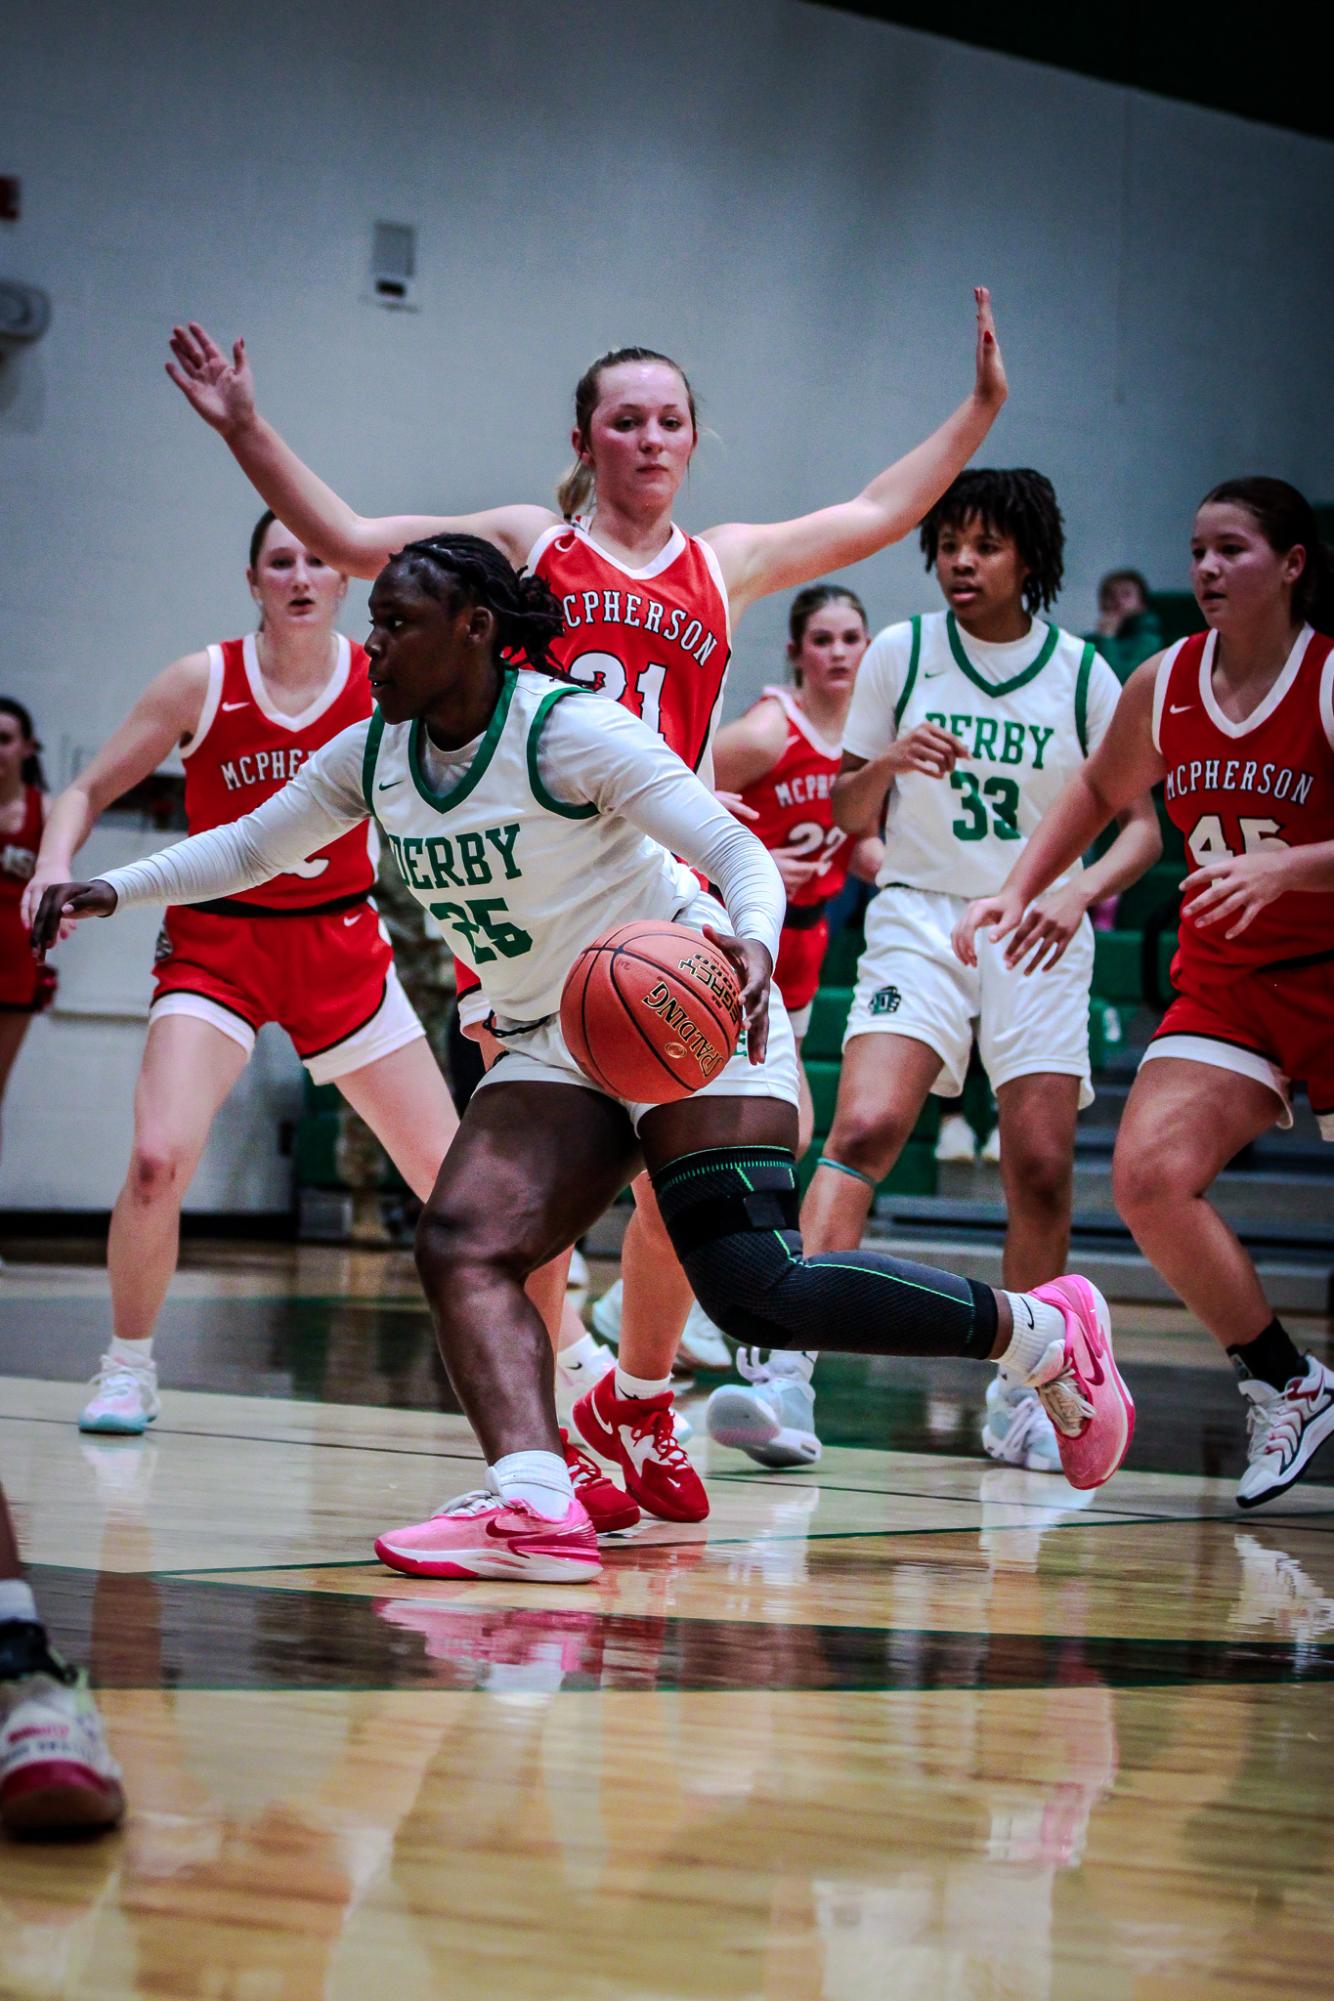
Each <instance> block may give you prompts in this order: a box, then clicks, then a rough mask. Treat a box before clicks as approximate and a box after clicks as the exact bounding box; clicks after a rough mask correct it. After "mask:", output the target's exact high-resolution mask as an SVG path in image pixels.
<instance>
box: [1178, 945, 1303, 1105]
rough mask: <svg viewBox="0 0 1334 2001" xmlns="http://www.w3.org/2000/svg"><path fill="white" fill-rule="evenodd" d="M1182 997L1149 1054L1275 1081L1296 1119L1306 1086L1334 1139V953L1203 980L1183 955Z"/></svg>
mask: <svg viewBox="0 0 1334 2001" xmlns="http://www.w3.org/2000/svg"><path fill="white" fill-rule="evenodd" d="M1172 983H1173V985H1174V986H1175V987H1176V988H1177V998H1176V999H1175V1000H1174V1001H1173V1002H1172V1004H1171V1006H1170V1007H1169V1008H1168V1010H1167V1013H1166V1014H1165V1015H1164V1016H1163V1018H1162V1021H1161V1023H1160V1024H1159V1027H1158V1030H1157V1033H1156V1034H1155V1036H1154V1038H1153V1040H1152V1042H1151V1043H1150V1044H1149V1046H1148V1048H1147V1049H1146V1050H1145V1052H1144V1060H1145V1062H1146V1063H1147V1062H1148V1061H1149V1060H1150V1058H1152V1057H1155V1056H1177V1057H1183V1058H1185V1059H1186V1060H1187V1061H1188V1062H1196V1063H1209V1064H1212V1065H1214V1066H1215V1067H1216V1068H1218V1069H1222V1070H1233V1071H1236V1072H1237V1073H1238V1074H1239V1075H1240V1076H1243V1077H1254V1078H1255V1079H1256V1081H1257V1082H1258V1083H1261V1084H1267V1085H1268V1086H1269V1087H1270V1089H1271V1090H1272V1091H1273V1092H1274V1093H1275V1094H1276V1095H1277V1096H1278V1098H1279V1099H1280V1100H1281V1101H1282V1106H1283V1111H1282V1114H1281V1116H1280V1118H1279V1124H1280V1125H1281V1126H1290V1125H1291V1124H1292V1086H1293V1085H1294V1084H1295V1083H1301V1084H1304V1085H1305V1086H1306V1095H1307V1097H1308V1098H1309V1099H1310V1101H1311V1110H1312V1111H1313V1112H1314V1113H1315V1115H1316V1118H1317V1120H1318V1121H1319V1124H1320V1132H1321V1137H1322V1138H1324V1139H1328V1140H1334V956H1331V957H1329V958H1327V959H1323V960H1322V961H1321V962H1319V963H1317V964H1315V965H1309V966H1301V965H1299V966H1293V967H1288V968H1284V969H1274V970H1269V971H1250V972H1243V971H1240V970H1239V971H1238V972H1237V974H1236V975H1235V977H1233V978H1232V979H1231V980H1229V981H1226V982H1225V981H1224V980H1223V979H1222V978H1220V977H1219V975H1218V974H1217V973H1213V974H1212V976H1211V977H1209V978H1208V979H1201V977H1200V975H1199V973H1198V971H1197V970H1196V969H1195V968H1193V967H1191V966H1190V965H1188V964H1186V963H1185V962H1184V961H1183V957H1182V955H1181V953H1178V954H1177V956H1176V958H1175V959H1174V960H1173V962H1172Z"/></svg>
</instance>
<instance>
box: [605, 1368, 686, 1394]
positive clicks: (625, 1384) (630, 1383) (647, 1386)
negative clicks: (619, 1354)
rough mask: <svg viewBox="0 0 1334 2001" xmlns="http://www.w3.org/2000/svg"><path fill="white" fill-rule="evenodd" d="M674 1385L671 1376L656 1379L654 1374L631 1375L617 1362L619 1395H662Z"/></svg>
mask: <svg viewBox="0 0 1334 2001" xmlns="http://www.w3.org/2000/svg"><path fill="white" fill-rule="evenodd" d="M671 1386H672V1379H671V1377H670V1376H663V1377H662V1378H661V1379H656V1378H654V1377H652V1376H631V1375H628V1374H627V1373H626V1371H625V1370H624V1369H623V1368H622V1367H621V1365H620V1363H619V1362H618V1363H617V1364H616V1394H617V1396H618V1397H660V1396H661V1395H662V1393H663V1391H664V1390H669V1389H670V1388H671Z"/></svg>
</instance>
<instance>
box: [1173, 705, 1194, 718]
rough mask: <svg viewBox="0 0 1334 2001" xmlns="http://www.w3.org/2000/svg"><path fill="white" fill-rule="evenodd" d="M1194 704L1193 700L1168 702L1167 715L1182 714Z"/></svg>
mask: <svg viewBox="0 0 1334 2001" xmlns="http://www.w3.org/2000/svg"><path fill="white" fill-rule="evenodd" d="M1194 706H1195V705H1194V703H1193V702H1169V703H1168V705H1167V713H1168V715H1169V716H1184V715H1185V714H1186V711H1187V710H1188V709H1191V708H1193V707H1194Z"/></svg>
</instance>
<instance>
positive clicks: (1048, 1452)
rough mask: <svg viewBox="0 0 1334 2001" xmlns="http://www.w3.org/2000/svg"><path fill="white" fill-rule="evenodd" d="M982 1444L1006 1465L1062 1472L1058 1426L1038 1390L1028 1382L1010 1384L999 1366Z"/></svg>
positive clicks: (989, 1394)
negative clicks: (1046, 1408)
mask: <svg viewBox="0 0 1334 2001" xmlns="http://www.w3.org/2000/svg"><path fill="white" fill-rule="evenodd" d="M982 1447H983V1450H984V1451H985V1452H986V1454H987V1457H988V1458H989V1459H999V1460H1000V1462H1001V1464H1002V1465H1003V1466H1022V1467H1023V1468H1024V1470H1025V1472H1028V1473H1059V1472H1060V1471H1061V1449H1060V1447H1059V1445H1058V1444H1057V1443H1056V1429H1055V1426H1054V1425H1053V1424H1052V1421H1051V1419H1050V1418H1049V1417H1048V1415H1047V1413H1046V1411H1045V1410H1044V1409H1043V1408H1042V1405H1041V1403H1040V1402H1039V1400H1038V1393H1037V1391H1036V1390H1035V1389H1030V1388H1029V1386H1028V1384H1027V1383H1014V1384H1011V1383H1007V1382H1006V1380H1005V1378H1004V1376H1003V1375H1002V1374H1001V1373H1000V1370H999V1369H998V1370H997V1371H996V1374H995V1375H994V1376H993V1377H992V1378H991V1381H990V1382H989V1383H988V1384H987V1414H986V1416H985V1417H984V1418H983V1420H982Z"/></svg>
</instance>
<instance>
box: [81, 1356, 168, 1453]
mask: <svg viewBox="0 0 1334 2001" xmlns="http://www.w3.org/2000/svg"><path fill="white" fill-rule="evenodd" d="M161 1408H162V1406H161V1404H160V1403H159V1402H158V1394H157V1364H156V1363H155V1362H150V1363H149V1364H148V1366H147V1367H146V1368H142V1369H138V1368H131V1366H130V1364H129V1363H128V1362H117V1361H115V1360H114V1359H113V1357H112V1356H110V1355H103V1357H102V1366H101V1368H100V1369H99V1370H98V1372H97V1374H96V1375H95V1376H94V1377H93V1394H92V1396H91V1397H89V1399H88V1401H87V1403H86V1404H85V1405H84V1407H83V1409H82V1410H81V1411H80V1413H79V1430H80V1431H110V1432H117V1433H120V1434H122V1435H124V1436H127V1437H137V1436H138V1435H139V1433H140V1432H142V1431H145V1430H147V1428H148V1426H149V1425H150V1424H151V1423H152V1422H153V1419H154V1418H155V1417H156V1416H157V1414H158V1412H159V1411H160V1410H161Z"/></svg>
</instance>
